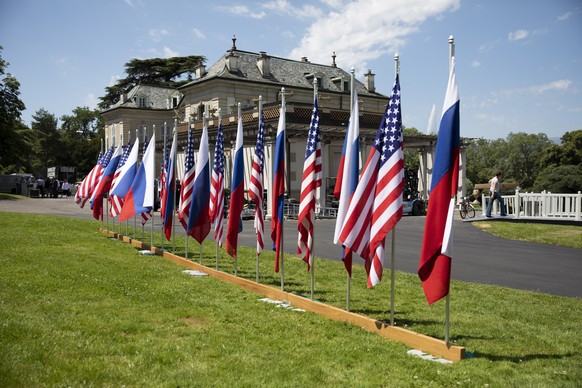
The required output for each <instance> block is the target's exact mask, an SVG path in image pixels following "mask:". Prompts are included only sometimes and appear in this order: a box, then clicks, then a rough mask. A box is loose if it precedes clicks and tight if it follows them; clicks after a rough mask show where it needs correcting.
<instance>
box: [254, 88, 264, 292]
mask: <svg viewBox="0 0 582 388" xmlns="http://www.w3.org/2000/svg"><path fill="white" fill-rule="evenodd" d="M262 114H263V96H262V95H261V96H259V128H260V127H261V117H262ZM261 186H262V185H261ZM262 195H263V193H261V198H263V196H262ZM256 211H257V210H256V209H255V213H256ZM261 214H263V209H261ZM261 223H262V221H261ZM263 230H264V227H263ZM255 234H257V230H256V229H255ZM263 234H264V233H263ZM257 245H258V237H257ZM255 255H256V256H257V265H256V269H255V277H256V279H255V281H256V282H257V283H258V282H259V255H260V254H259V252H258V249H255Z"/></svg>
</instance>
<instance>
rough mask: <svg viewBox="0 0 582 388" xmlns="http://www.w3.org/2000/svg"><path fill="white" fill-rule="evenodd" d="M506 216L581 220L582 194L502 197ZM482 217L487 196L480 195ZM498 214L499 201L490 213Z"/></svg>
mask: <svg viewBox="0 0 582 388" xmlns="http://www.w3.org/2000/svg"><path fill="white" fill-rule="evenodd" d="M503 200H504V202H505V206H506V208H507V214H508V215H513V216H514V217H515V218H538V219H548V220H550V219H553V220H569V221H581V220H582V194H581V193H580V192H578V194H552V193H547V192H545V191H543V192H541V193H520V192H519V191H516V192H515V194H514V195H504V196H503ZM481 203H482V204H483V215H485V212H486V210H487V204H488V203H489V196H485V195H484V194H483V195H482V202H481ZM498 212H499V201H495V202H494V203H493V211H492V213H498Z"/></svg>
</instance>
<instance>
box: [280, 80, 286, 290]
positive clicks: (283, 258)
mask: <svg viewBox="0 0 582 388" xmlns="http://www.w3.org/2000/svg"><path fill="white" fill-rule="evenodd" d="M281 106H285V88H284V87H283V88H281ZM285 112H287V110H286V109H285ZM286 126H287V122H285V125H284V126H283V180H284V182H285V183H287V179H286V177H285V170H286V168H285V167H287V130H286V128H285V127H286ZM284 192H285V190H283V193H284ZM284 220H285V194H283V217H281V219H280V220H279V222H281V226H280V228H281V241H280V247H279V249H280V252H279V255H280V258H281V260H280V264H281V291H285V249H284V247H285V237H284V229H285V228H284Z"/></svg>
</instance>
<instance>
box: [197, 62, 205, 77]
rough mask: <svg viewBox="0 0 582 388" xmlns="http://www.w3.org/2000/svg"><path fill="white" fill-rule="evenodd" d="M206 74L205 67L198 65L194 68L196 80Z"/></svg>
mask: <svg viewBox="0 0 582 388" xmlns="http://www.w3.org/2000/svg"><path fill="white" fill-rule="evenodd" d="M204 74H206V66H204V65H202V64H200V65H198V67H196V78H202V77H203V76H204Z"/></svg>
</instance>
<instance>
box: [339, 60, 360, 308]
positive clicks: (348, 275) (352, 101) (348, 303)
mask: <svg viewBox="0 0 582 388" xmlns="http://www.w3.org/2000/svg"><path fill="white" fill-rule="evenodd" d="M355 73H356V70H355V69H354V68H353V67H352V70H351V74H352V76H351V82H352V85H351V87H350V120H353V115H354V88H355V82H354V81H355ZM348 128H349V125H348ZM357 157H359V155H358V156H357ZM342 184H347V182H345V181H344V182H343V183H342ZM345 250H346V248H342V252H345ZM352 268H353V262H352ZM351 288H352V277H351V276H350V273H349V272H348V273H347V285H346V311H350V293H351Z"/></svg>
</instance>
